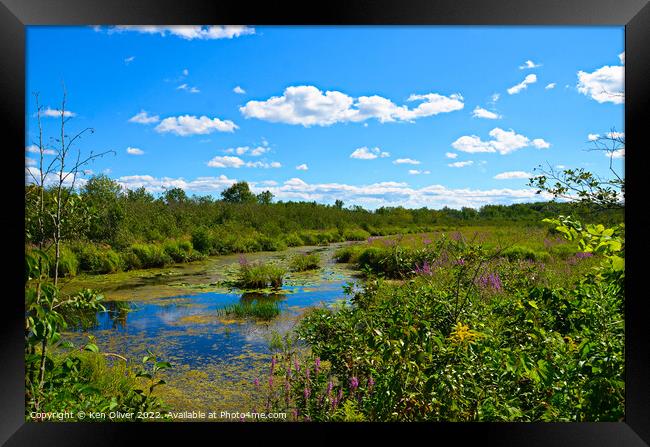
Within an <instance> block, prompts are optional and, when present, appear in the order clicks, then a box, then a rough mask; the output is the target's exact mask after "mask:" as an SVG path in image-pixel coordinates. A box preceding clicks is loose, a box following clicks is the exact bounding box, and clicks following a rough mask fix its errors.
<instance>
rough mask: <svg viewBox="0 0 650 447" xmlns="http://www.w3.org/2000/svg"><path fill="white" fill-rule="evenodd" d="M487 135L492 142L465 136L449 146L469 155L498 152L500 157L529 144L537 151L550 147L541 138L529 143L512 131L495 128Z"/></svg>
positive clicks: (525, 138) (526, 139) (526, 138)
mask: <svg viewBox="0 0 650 447" xmlns="http://www.w3.org/2000/svg"><path fill="white" fill-rule="evenodd" d="M489 135H490V136H491V137H492V140H489V141H483V140H481V139H480V138H479V137H477V136H476V135H471V136H468V135H465V136H462V137H460V138H458V139H457V140H456V141H454V142H453V143H451V146H452V147H453V148H454V149H456V150H459V151H461V152H467V153H470V154H475V153H480V152H486V153H492V152H498V153H500V154H501V155H506V154H509V153H511V152H514V151H516V150H519V149H522V148H524V147H528V146H530V145H531V144H532V145H533V146H535V147H536V148H538V149H544V148H547V147H550V143H548V142H546V141H544V140H543V139H541V138H536V139H534V140H533V141H532V142H531V141H530V139H529V138H528V137H526V136H524V135H520V134H517V133H516V132H515V131H514V130H512V129H510V130H503V129H500V128H498V127H496V128H494V129H492V130H491V131H490V133H489Z"/></svg>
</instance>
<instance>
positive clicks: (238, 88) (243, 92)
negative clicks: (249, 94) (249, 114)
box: [232, 86, 246, 95]
mask: <svg viewBox="0 0 650 447" xmlns="http://www.w3.org/2000/svg"><path fill="white" fill-rule="evenodd" d="M232 91H233V92H235V93H237V94H238V95H243V94H245V93H246V90H244V89H243V88H241V87H240V86H237V87H235V88H234V89H232Z"/></svg>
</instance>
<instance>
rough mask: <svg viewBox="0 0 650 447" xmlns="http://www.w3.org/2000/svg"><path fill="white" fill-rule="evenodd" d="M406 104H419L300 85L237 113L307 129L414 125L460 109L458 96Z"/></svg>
mask: <svg viewBox="0 0 650 447" xmlns="http://www.w3.org/2000/svg"><path fill="white" fill-rule="evenodd" d="M407 102H420V104H419V105H417V106H416V107H414V108H409V107H408V106H406V105H402V106H398V105H396V104H395V103H393V101H391V100H390V99H387V98H383V97H381V96H378V95H374V96H360V97H358V98H353V97H351V96H348V95H347V94H345V93H341V92H338V91H326V92H323V91H321V90H319V89H318V88H316V87H314V86H310V85H301V86H294V87H287V88H286V89H285V90H284V92H283V94H282V96H273V97H271V98H269V99H267V100H265V101H248V102H247V103H246V105H244V106H242V107H240V108H239V110H240V112H241V113H242V114H243V115H244V116H245V117H246V118H257V119H260V120H264V121H269V122H274V123H286V124H294V125H302V126H305V127H309V126H314V125H316V126H330V125H332V124H335V123H343V122H361V121H365V120H368V119H377V120H378V121H379V122H381V123H386V122H394V121H414V120H416V119H418V118H422V117H426V116H433V115H437V114H439V113H447V112H452V111H454V110H460V109H462V108H463V107H464V104H463V97H462V96H461V95H459V94H453V95H450V96H443V95H439V94H437V93H428V94H425V95H411V96H409V98H408V99H407Z"/></svg>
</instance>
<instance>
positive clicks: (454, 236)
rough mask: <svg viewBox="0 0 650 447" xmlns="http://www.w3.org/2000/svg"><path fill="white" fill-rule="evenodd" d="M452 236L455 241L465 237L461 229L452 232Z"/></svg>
mask: <svg viewBox="0 0 650 447" xmlns="http://www.w3.org/2000/svg"><path fill="white" fill-rule="evenodd" d="M451 238H452V239H453V240H455V241H459V240H461V239H462V238H463V235H462V234H461V233H460V231H454V232H453V233H451Z"/></svg>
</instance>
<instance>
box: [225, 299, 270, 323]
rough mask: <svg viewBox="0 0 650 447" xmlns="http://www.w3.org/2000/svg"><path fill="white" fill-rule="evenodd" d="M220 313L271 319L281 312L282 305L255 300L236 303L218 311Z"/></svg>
mask: <svg viewBox="0 0 650 447" xmlns="http://www.w3.org/2000/svg"><path fill="white" fill-rule="evenodd" d="M218 313H219V315H222V316H232V317H235V318H242V319H243V318H254V319H258V320H271V319H272V318H274V317H276V316H278V315H279V314H280V306H279V305H278V303H276V302H272V301H271V302H269V301H253V302H250V303H236V304H231V305H229V306H226V307H224V308H223V309H220V310H219V311H218Z"/></svg>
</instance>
